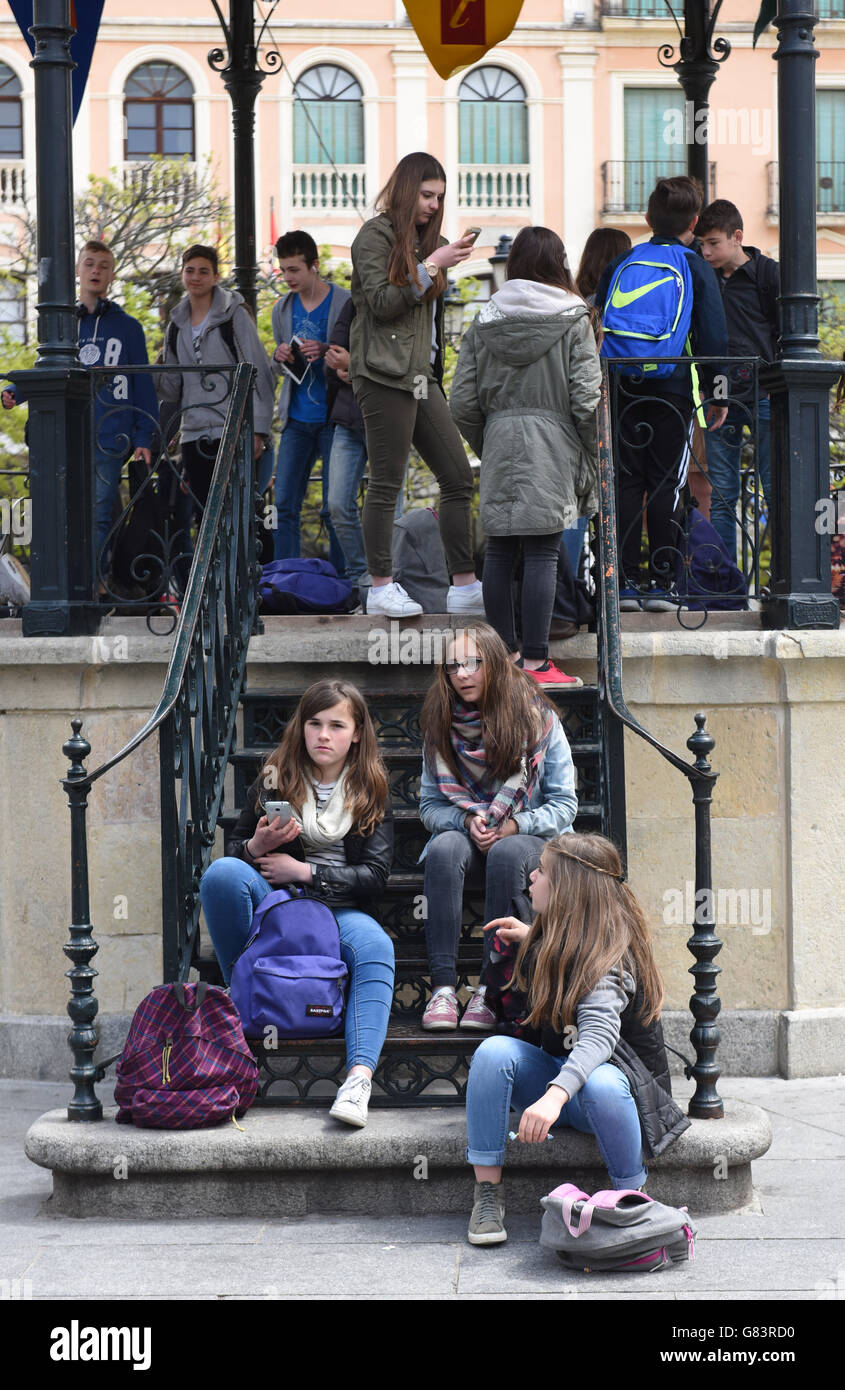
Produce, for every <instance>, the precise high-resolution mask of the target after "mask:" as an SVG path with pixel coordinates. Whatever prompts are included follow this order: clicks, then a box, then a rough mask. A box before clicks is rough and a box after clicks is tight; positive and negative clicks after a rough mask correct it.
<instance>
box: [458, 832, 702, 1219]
mask: <svg viewBox="0 0 845 1390" xmlns="http://www.w3.org/2000/svg"><path fill="white" fill-rule="evenodd" d="M529 893H530V897H531V904H532V907H533V909H534V911H535V913H536V914H537V915H536V916H535V918H534V923H533V926H527V925H526V924H525V923H524V922H521V921H519V920H518V919H517V918H516V917H512V916H502V917H497V918H494V919H493V920H492V921H490V922H488V923H487V925H486V926H485V928H484V930H485V932H486V933H487V934H488V935H489V936H490V937H491V939H492V937H493V936H494V935H495V937H496V938H497V942H496V944H495V946H494V951H497V950H505V951H507V950H512V949H513V948H514V947H518V950H517V954H516V960H515V963H514V965H513V974H512V976H511V977H510V978H509V979H508V978H507V973H508V972H507V971H506V970H505V971H502V970H501V968H500V966H501V962H499V964H498V965H497V963H496V962H497V956H496V955H494V956H492V957H491V967H490V969H489V974H490V975H491V976H493V977H495V976H497V975H498V976H499V984H498V985H496V984H495V983H491V985H490V986H489V987H488V998H489V1000H490V1003H492V1004H493V1005H494V1007H495V1008H496V1009H497V1011H499V1010H500V1001H501V1000H502V999H503V998H506V999H508V1001H509V1002H510V1004H511V1006H512V1007H511V1009H510V1010H509V1013H510V1014H511V1015H513V1013H514V1008H513V1004H514V1001H518V1003H517V1008H516V1012H517V1013H518V1014H519V1015H520V1016H519V1018H518V1021H516V1022H514V1021H513V1019H512V1018H511V1022H510V1024H509V1027H510V1029H511V1032H512V1033H515V1034H516V1036H502V1035H500V1036H497V1037H494V1038H487V1039H485V1041H484V1042H483V1043H482V1045H481V1047H480V1048H479V1049H478V1051H477V1052H476V1053H475V1055H474V1057H473V1059H472V1065H471V1067H470V1073H469V1081H468V1084H467V1135H468V1144H467V1159H468V1161H469V1162H470V1163H472V1164H473V1166H474V1168H475V1177H476V1187H475V1205H474V1207H473V1212H472V1217H471V1220H470V1227H469V1240H470V1243H471V1244H473V1245H496V1244H500V1243H501V1242H502V1241H503V1240H506V1239H507V1232H506V1231H505V1227H504V1192H503V1186H502V1165H503V1162H504V1158H505V1145H506V1140H507V1137H508V1126H509V1124H510V1120H509V1110H510V1108H511V1106H513V1107H514V1108H515V1109H518V1110H522V1118H521V1120H520V1123H519V1132H518V1136H517V1137H518V1139H519V1140H520V1141H521V1142H522V1143H524V1144H537V1143H541V1142H542V1141H543V1140H544V1139H545V1138H546V1136H547V1135H548V1133H549V1130H550V1129H551V1128H552V1127H553V1126H554V1125H569V1126H570V1127H571V1128H573V1129H578V1130H582V1131H583V1132H585V1133H588V1134H594V1135H595V1136H596V1140H597V1143H598V1146H599V1149H600V1151H601V1154H602V1157H603V1159H604V1161H605V1164H606V1165H607V1169H608V1172H609V1174H610V1181H611V1183H612V1185H613V1187H614V1188H641V1187H642V1186H643V1184H644V1182H645V1180H646V1177H647V1172H646V1169H645V1167H644V1164H643V1147H642V1130H641V1124H640V1112H639V1109H638V1100H639V1101H640V1103H642V1100H641V1090H640V1088H639V1087H637V1086H636V1085H635V1086H634V1089H635V1091H636V1097H637V1098H636V1099H635V1095H634V1094H633V1093H632V1082H631V1081H629V1079H628V1074H627V1072H626V1071H624V1070H622V1069H620V1067H619V1066H615V1065H610V1058H611V1056H612V1055H613V1054H614V1051H615V1049H616V1047H617V1044H618V1041H619V1038H620V1031H621V1030H622V1029H623V1028H625V1029H626V1030H627V1028H628V1022H629V1020H630V1024H631V1030H630V1032H629V1033H628V1036H629V1037H630V1038H631V1045H632V1047H633V1048H634V1050H635V1051H636V1052H637V1055H638V1057H639V1058H640V1059H641V1061H642V1062H643V1064H644V1065H645V1066H646V1067H647V1075H646V1081H647V1082H649V1081H651V1080H652V1079H654V1080H656V1081H658V1082H659V1083H660V1086H659V1088H658V1089H659V1091H660V1094H661V1095H662V1094H663V1090H664V1089H665V1091H666V1093H667V1094H666V1095H665V1102H666V1103H665V1106H664V1105H662V1103H661V1102H660V1100H659V1097H658V1101H657V1105H656V1109H657V1111H658V1114H657V1123H658V1124H663V1125H664V1129H665V1133H664V1135H663V1138H662V1140H661V1143H662V1144H663V1145H665V1144H667V1143H668V1142H671V1138H674V1137H675V1136H676V1134H677V1133H680V1131H681V1130H682V1129H684V1128H686V1127H687V1124H688V1121H684V1119H683V1117H682V1116H680V1112H678V1111H677V1108H676V1107H674V1105H673V1103H672V1101H671V1093H670V1092H669V1073H668V1067H667V1065H666V1055H665V1051H664V1047H663V1037H662V1031H661V1029H660V1023H659V1016H660V1009H661V1006H662V1003H663V986H662V983H661V980H660V975H659V972H658V969H657V966H656V964H655V960H654V956H653V954H652V948H651V942H650V938H649V931H648V925H647V923H646V919H645V916H644V914H643V910H642V908H641V907H640V904H639V903H638V901H637V899H636V897H635V896H634V894H633V892H632V891H631V889H630V888H629V887H628V885H627V883H626V882H625V879H624V873H623V869H622V862H621V860H620V857H619V853H618V851H617V849H616V847H615V846H614V845H613V844H611V842H610V841H609V840H606V839H605V838H604V837H603V836H601V835H576V834H573V835H560V836H557V837H556V838H554V839H551V840H549V841H548V842H547V844H546V845H545V846H544V848H543V853H542V855H541V858H540V863H539V866H538V867H537V869H535V871H534V872H533V873H532V875H531V886H530V889H529ZM499 943H501V947H500V946H499ZM649 1103H650V1104H651V1105H652V1107H654V1106H655V1102H654V1101H653V1100H651V1101H650V1102H649ZM667 1134H668V1135H669V1136H670V1137H668V1138H667V1137H666V1136H667Z"/></svg>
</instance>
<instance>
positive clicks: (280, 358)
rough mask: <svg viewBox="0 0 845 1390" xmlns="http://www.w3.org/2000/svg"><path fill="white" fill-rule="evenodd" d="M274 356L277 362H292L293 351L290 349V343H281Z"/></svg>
mask: <svg viewBox="0 0 845 1390" xmlns="http://www.w3.org/2000/svg"><path fill="white" fill-rule="evenodd" d="M273 356H274V358H275V359H276V361H277V362H292V361H293V353H292V352H291V350H290V344H289V343H279V346H278V347H277V348H276V351H275V352H274V353H273Z"/></svg>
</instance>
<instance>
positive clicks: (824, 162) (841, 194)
mask: <svg viewBox="0 0 845 1390" xmlns="http://www.w3.org/2000/svg"><path fill="white" fill-rule="evenodd" d="M766 174H767V176H768V186H769V192H768V199H767V213H768V216H769V217H777V216H778V208H779V198H778V163H777V160H772V161H771V163H770V164H767V165H766ZM816 212H817V213H822V214H824V213H833V214H835V215H837V216H843V217H845V160H831V159H817V160H816Z"/></svg>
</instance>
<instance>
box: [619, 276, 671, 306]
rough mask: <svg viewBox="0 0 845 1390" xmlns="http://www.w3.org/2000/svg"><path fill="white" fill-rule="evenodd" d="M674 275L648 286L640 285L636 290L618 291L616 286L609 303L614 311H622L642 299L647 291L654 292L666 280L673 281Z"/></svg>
mask: <svg viewBox="0 0 845 1390" xmlns="http://www.w3.org/2000/svg"><path fill="white" fill-rule="evenodd" d="M674 278H675V277H674V275H664V276H663V279H662V280H652V281H651V282H650V284H648V285H640V288H639V289H638V290H620V288H619V286H618V285H617V286H616V288H615V289H614V291H613V294H612V295H611V296H610V302H611V304H612V305H613V308H614V309H624V308H626V307H627V305H629V304H633V302H634V300H635V299H642V297H643V295H644V294H648V292H649V290H656V289H657V286H658V285H665V284H666V282H667V280H674Z"/></svg>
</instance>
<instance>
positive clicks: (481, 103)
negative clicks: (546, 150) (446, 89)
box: [458, 66, 528, 164]
mask: <svg viewBox="0 0 845 1390" xmlns="http://www.w3.org/2000/svg"><path fill="white" fill-rule="evenodd" d="M458 101H459V103H460V105H459V122H460V140H459V153H458V160H459V163H461V164H527V163H528V109H527V107H526V105H525V88H524V87H523V85H522V83H521V82H520V80H519V78H518V77H514V75H513V73H512V72H508V71H507V69H506V68H494V67H488V66H485V67H481V68H476V69H475V71H474V72H471V73H470V74H469V76H468V77H465V78H464V80H463V82H462V83H461V85H460V87H459V89H458Z"/></svg>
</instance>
